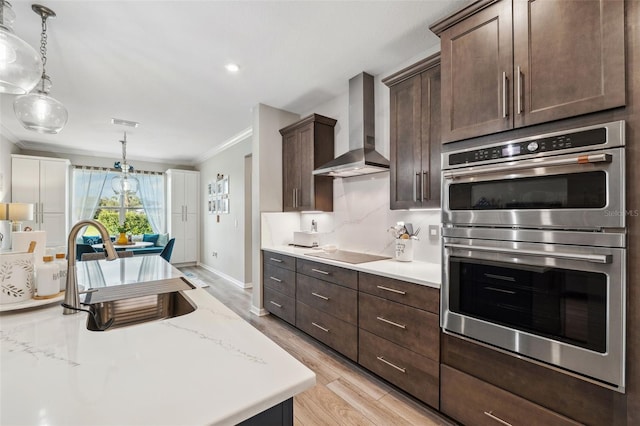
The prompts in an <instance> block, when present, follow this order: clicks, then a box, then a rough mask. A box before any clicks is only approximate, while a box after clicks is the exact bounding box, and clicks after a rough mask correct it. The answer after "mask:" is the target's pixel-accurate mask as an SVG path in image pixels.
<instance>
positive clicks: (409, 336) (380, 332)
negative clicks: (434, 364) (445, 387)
mask: <svg viewBox="0 0 640 426" xmlns="http://www.w3.org/2000/svg"><path fill="white" fill-rule="evenodd" d="M358 316H359V326H360V328H361V329H365V330H367V331H370V332H371V333H374V334H375V335H377V336H380V337H383V338H385V339H387V340H390V341H392V342H394V343H396V344H398V345H400V346H403V347H405V348H407V349H410V350H411V351H413V352H416V353H419V354H421V355H424V356H426V357H427V358H429V359H432V360H434V361H439V359H440V324H439V317H438V315H435V314H432V313H431V312H426V311H423V310H420V309H416V308H412V307H411V306H406V305H402V304H400V303H396V302H391V301H389V300H386V299H382V298H380V297H376V296H371V295H370V294H366V293H362V292H360V303H359V314H358Z"/></svg>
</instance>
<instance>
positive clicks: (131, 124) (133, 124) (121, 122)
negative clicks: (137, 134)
mask: <svg viewBox="0 0 640 426" xmlns="http://www.w3.org/2000/svg"><path fill="white" fill-rule="evenodd" d="M111 124H115V125H117V126H127V127H133V128H134V129H135V128H136V127H138V126H139V125H140V123H138V122H137V121H129V120H123V119H121V118H112V119H111Z"/></svg>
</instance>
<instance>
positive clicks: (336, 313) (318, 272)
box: [296, 259, 358, 361]
mask: <svg viewBox="0 0 640 426" xmlns="http://www.w3.org/2000/svg"><path fill="white" fill-rule="evenodd" d="M296 271H297V273H296V283H297V286H296V327H298V328H299V329H300V330H302V331H304V332H305V333H307V334H309V335H311V336H313V337H315V338H316V339H318V340H319V341H321V342H322V343H324V344H325V345H327V346H329V347H330V348H332V349H335V350H336V351H338V352H340V353H341V354H343V355H344V356H346V357H347V358H349V359H352V360H353V361H357V360H358V291H357V290H358V273H357V272H356V271H353V270H350V269H345V268H340V267H338V266H333V265H327V264H324V263H320V262H313V261H310V260H306V259H296Z"/></svg>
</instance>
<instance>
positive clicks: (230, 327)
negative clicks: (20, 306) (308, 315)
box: [0, 256, 315, 425]
mask: <svg viewBox="0 0 640 426" xmlns="http://www.w3.org/2000/svg"><path fill="white" fill-rule="evenodd" d="M180 276H182V274H181V273H180V271H178V270H177V269H175V268H174V267H172V266H171V265H170V264H169V263H167V262H165V261H164V260H163V259H162V258H160V257H159V256H140V257H133V258H121V259H117V260H114V261H112V262H107V261H105V260H100V261H89V262H79V263H78V283H79V284H80V285H81V286H84V287H85V288H89V287H94V288H95V287H101V286H112V285H121V284H130V283H134V282H143V281H154V280H160V279H167V278H175V277H180ZM183 294H184V295H185V296H186V297H187V298H188V299H189V300H190V301H191V303H192V304H194V305H196V306H197V309H196V310H195V311H194V312H192V313H189V314H186V315H183V316H179V317H175V318H170V319H165V320H161V321H154V322H148V323H143V324H138V325H132V326H129V327H122V328H115V329H112V330H107V331H104V332H95V331H89V330H87V327H86V326H87V314H85V313H82V312H81V313H78V314H75V315H62V308H61V307H60V306H59V305H58V304H52V305H47V306H45V307H41V308H39V309H28V310H17V311H12V312H4V313H2V314H0V339H1V343H0V371H1V376H0V381H1V385H0V386H1V388H0V391H1V395H2V399H1V403H0V424H7V425H22V424H24V425H34V424H47V425H57V424H64V425H74V424H78V425H203V424H224V425H227V424H229V425H231V424H237V423H240V422H242V421H244V420H246V419H250V418H252V417H253V416H255V415H258V414H260V413H262V412H264V411H265V410H268V409H270V408H271V407H275V406H278V405H280V404H282V403H286V402H287V401H289V400H290V399H291V398H292V397H293V396H294V395H296V394H298V393H300V392H302V391H304V390H306V389H308V388H310V387H312V386H313V385H314V384H315V374H314V373H313V372H312V371H311V370H309V369H308V368H306V367H305V366H304V365H302V364H301V363H300V362H298V361H297V360H296V359H294V358H293V357H292V356H290V355H289V354H288V353H287V352H285V351H284V350H283V349H282V348H280V347H279V346H277V345H276V344H275V343H273V342H272V341H271V340H269V339H268V338H267V337H266V336H264V335H263V334H261V333H260V332H259V331H257V330H256V329H255V328H253V327H252V326H251V325H250V324H248V323H247V322H245V321H244V320H243V319H241V318H240V317H239V316H238V315H236V314H235V313H233V312H232V311H231V310H229V309H228V308H227V307H226V306H224V305H223V304H222V303H220V302H219V301H218V300H217V299H215V298H214V297H212V296H211V295H210V294H209V293H207V292H206V291H205V290H203V289H200V288H195V289H193V290H186V291H184V292H183ZM289 402H290V401H289Z"/></svg>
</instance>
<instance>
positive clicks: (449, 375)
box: [440, 364, 580, 426]
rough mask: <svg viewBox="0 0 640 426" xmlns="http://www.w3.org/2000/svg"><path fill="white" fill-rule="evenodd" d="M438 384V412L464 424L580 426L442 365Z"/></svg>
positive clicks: (487, 425)
mask: <svg viewBox="0 0 640 426" xmlns="http://www.w3.org/2000/svg"><path fill="white" fill-rule="evenodd" d="M441 381H442V382H441V392H442V395H441V396H442V398H441V407H440V409H441V411H442V412H443V413H445V414H446V415H448V416H451V417H453V418H454V419H456V420H458V421H460V422H462V423H464V424H468V425H478V426H484V425H486V426H500V425H505V424H512V425H521V424H527V425H531V426H551V425H557V426H564V425H578V424H580V423H576V422H574V421H573V420H571V419H568V418H567V417H564V416H561V415H560V414H558V413H555V412H553V411H551V410H547V409H546V408H544V407H541V406H539V405H537V404H534V403H533V402H530V401H527V400H526V399H523V398H520V397H519V396H516V395H514V394H512V393H510V392H507V391H505V390H503V389H500V388H497V387H495V386H493V385H490V384H488V383H486V382H483V381H481V380H479V379H476V378H475V377H473V376H469V375H468V374H465V373H463V372H461V371H458V370H456V369H453V368H451V367H448V366H446V365H444V364H443V365H442V369H441ZM525 419H526V420H525Z"/></svg>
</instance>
